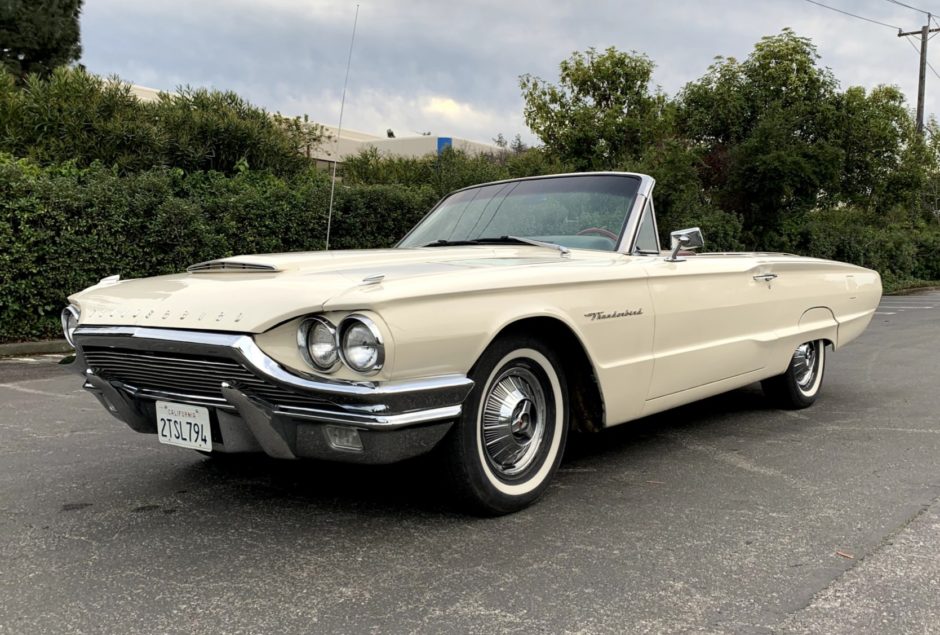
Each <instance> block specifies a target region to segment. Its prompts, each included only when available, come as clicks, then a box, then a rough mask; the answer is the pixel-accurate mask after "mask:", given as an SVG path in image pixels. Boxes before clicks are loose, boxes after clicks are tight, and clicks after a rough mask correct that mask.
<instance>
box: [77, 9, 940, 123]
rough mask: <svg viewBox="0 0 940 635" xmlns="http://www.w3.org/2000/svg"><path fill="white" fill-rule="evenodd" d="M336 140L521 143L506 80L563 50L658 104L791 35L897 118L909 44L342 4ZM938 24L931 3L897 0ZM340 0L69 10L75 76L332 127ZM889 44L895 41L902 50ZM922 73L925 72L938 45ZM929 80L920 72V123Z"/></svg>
mask: <svg viewBox="0 0 940 635" xmlns="http://www.w3.org/2000/svg"><path fill="white" fill-rule="evenodd" d="M820 2H823V3H824V4H827V5H830V6H832V7H836V8H839V9H842V10H845V11H849V12H851V13H856V14H858V15H861V16H864V17H866V18H870V19H873V20H877V21H879V22H883V23H886V24H888V25H892V26H899V27H903V28H904V30H905V31H908V30H914V29H918V28H920V26H921V25H922V24H924V21H925V19H926V16H925V15H924V14H922V13H918V12H917V11H914V10H911V9H909V8H905V7H903V6H900V5H898V4H897V3H895V2H892V1H891V0H820ZM358 3H359V5H360V9H359V22H358V28H357V32H356V42H355V49H354V51H353V57H352V70H351V73H350V79H349V90H348V94H347V99H346V110H345V115H344V127H345V128H350V129H355V130H361V131H364V132H369V133H373V134H384V132H385V130H386V129H387V128H392V129H393V130H394V131H395V132H396V134H397V135H398V136H400V137H401V136H409V135H414V134H418V133H420V132H423V131H431V132H433V133H434V134H437V135H442V136H447V135H450V136H458V137H465V138H469V139H474V140H479V141H489V140H490V139H491V138H492V137H493V136H495V135H496V133H498V132H502V133H503V134H504V135H506V136H507V137H511V136H512V135H514V134H516V133H521V134H522V135H523V138H524V139H526V140H527V141H529V142H532V141H534V140H535V139H534V137H533V135H532V134H531V132H530V131H529V130H528V129H527V128H526V126H525V123H524V122H523V119H522V99H521V97H520V91H519V84H518V77H519V75H522V74H524V73H532V74H534V75H538V76H540V77H543V78H545V79H549V80H555V79H557V69H558V63H559V62H560V61H561V60H562V59H564V58H566V57H568V56H569V55H570V54H571V52H572V51H575V50H584V49H587V48H588V47H592V46H593V47H596V48H605V47H608V46H615V47H617V48H619V49H622V50H636V51H641V52H645V53H647V54H648V55H649V56H650V57H651V58H652V59H653V60H654V61H655V62H656V64H657V68H656V73H655V76H654V81H655V83H657V84H659V85H660V86H661V87H662V88H663V89H664V90H665V91H667V92H668V93H670V94H673V93H675V92H677V91H678V90H679V89H680V88H681V87H682V86H683V85H684V84H685V83H686V82H688V81H691V80H694V79H696V78H698V77H700V76H701V75H702V74H703V73H704V71H705V69H706V68H707V67H708V65H709V63H710V62H711V61H712V59H713V58H714V57H715V56H716V55H724V56H735V57H738V58H743V57H746V56H747V54H748V52H749V51H750V50H751V48H752V47H753V45H754V42H756V41H757V40H758V39H759V38H760V37H761V36H763V35H770V34H774V33H778V32H779V31H780V29H782V28H784V27H787V26H789V27H792V28H793V29H794V30H795V31H796V32H797V33H798V34H800V35H803V36H807V37H810V38H812V39H813V41H814V42H815V43H816V45H817V47H818V49H819V53H820V55H821V56H822V64H823V65H825V66H829V67H830V68H832V70H833V71H834V72H835V74H836V77H838V79H839V80H840V82H841V83H842V85H843V87H845V86H849V85H856V84H858V85H863V86H868V87H871V86H875V85H878V84H896V85H898V86H900V87H901V89H902V90H903V91H904V92H905V94H906V95H907V96H908V100H909V102H910V104H911V106H912V107H913V105H914V104H916V98H917V70H918V53H917V51H916V50H915V49H914V48H913V47H912V46H911V43H914V44H917V41H916V40H915V39H914V38H898V37H897V32H896V31H894V30H892V29H891V28H889V27H886V26H881V25H877V24H872V23H869V22H864V21H862V20H859V19H855V18H852V17H848V16H845V15H842V14H839V13H836V12H834V11H830V10H827V9H824V8H822V7H819V6H816V5H813V4H810V3H809V2H807V1H806V0H708V1H696V0H661V1H660V2H639V1H632V0H621V1H601V0H595V1H584V2H563V1H560V0H558V1H553V2H547V1H542V2H539V1H537V0H502V1H497V0H464V1H458V0H450V1H447V0H437V1H434V0H358ZM905 3H906V4H911V5H913V6H915V7H918V8H921V9H924V10H927V11H936V12H937V13H938V14H940V0H910V1H907V0H905ZM356 4H357V1H356V0H263V1H261V0H198V1H194V0H160V1H159V2H152V1H144V0H85V5H84V10H83V14H82V44H83V47H84V53H83V56H82V62H83V63H84V64H85V65H86V66H87V67H88V69H89V70H91V71H92V72H95V73H98V74H101V75H118V76H120V77H121V78H122V79H125V80H127V81H130V82H133V83H136V84H142V85H145V86H150V87H153V88H158V89H163V90H172V89H174V88H176V87H177V86H180V85H191V86H205V87H212V88H218V89H224V90H233V91H236V92H238V93H240V94H241V95H243V96H244V97H246V98H248V99H249V100H250V101H252V102H253V103H255V104H257V105H259V106H263V107H264V108H266V109H268V110H271V111H279V112H281V113H283V114H285V115H299V114H304V113H306V114H308V115H309V116H310V117H311V119H313V120H314V121H318V122H321V123H327V124H331V125H336V123H337V119H338V118H339V107H340V96H341V93H342V86H343V75H344V72H345V66H346V56H347V52H348V47H349V39H350V34H351V32H352V26H353V16H354V13H355V7H356ZM905 40H911V43H908V42H907V41H905ZM928 51H929V55H928V59H929V60H930V62H931V63H932V65H933V66H934V68H936V69H937V70H938V72H940V40H937V41H936V43H933V42H931V46H930V47H928ZM938 106H940V79H938V78H937V76H936V75H934V74H933V73H932V72H931V71H929V70H928V74H927V108H926V110H927V112H928V114H929V113H934V112H936V111H937V107H938Z"/></svg>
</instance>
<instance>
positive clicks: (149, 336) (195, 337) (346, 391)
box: [73, 326, 473, 463]
mask: <svg viewBox="0 0 940 635" xmlns="http://www.w3.org/2000/svg"><path fill="white" fill-rule="evenodd" d="M75 343H76V358H75V362H74V364H73V368H75V369H76V370H78V371H79V372H81V373H82V375H83V377H84V379H85V383H84V388H86V389H87V390H88V391H89V392H92V393H93V394H94V395H95V396H96V397H97V398H98V400H99V401H100V402H101V403H102V405H104V406H105V407H106V408H107V409H108V411H109V412H110V413H111V414H112V415H114V416H115V417H117V418H118V419H120V420H122V421H124V422H125V423H127V424H128V425H129V426H130V427H131V428H132V429H134V430H137V431H138V432H154V431H155V424H154V420H153V416H152V415H153V413H152V410H153V407H152V406H145V405H144V404H145V403H148V402H154V401H157V400H166V401H176V402H182V403H189V404H194V405H201V406H208V407H211V408H213V409H215V410H216V412H218V413H219V415H218V418H219V420H220V425H221V423H222V422H223V420H224V421H231V420H237V419H241V420H242V421H243V422H244V425H243V426H242V427H243V428H247V429H245V430H244V432H245V434H243V435H242V436H245V435H247V439H240V440H239V444H240V446H239V447H242V446H244V447H247V448H249V449H255V450H258V449H260V450H263V451H264V452H265V453H267V454H269V455H270V456H273V457H277V458H296V457H297V456H317V457H320V458H334V459H336V458H339V459H340V460H350V461H357V462H372V463H376V462H382V463H384V462H390V461H394V460H399V459H401V458H407V457H408V456H413V455H416V454H420V453H422V452H425V451H427V450H429V449H430V448H431V447H433V445H434V444H436V442H437V441H439V440H440V438H441V437H443V435H444V434H445V433H446V432H447V430H448V429H449V428H450V426H451V424H452V422H453V421H454V420H455V419H457V418H458V417H459V416H460V414H461V412H462V405H461V404H462V403H463V401H464V399H466V397H467V395H468V394H469V393H470V390H471V389H472V388H473V381H472V380H471V379H469V378H468V377H466V376H464V375H441V376H437V377H430V378H423V379H417V380H409V381H398V382H373V381H340V380H334V379H322V378H319V377H313V376H301V375H297V374H295V373H293V372H290V371H287V370H286V369H285V368H284V367H282V366H281V365H280V364H279V363H278V362H276V361H275V360H274V359H272V358H271V357H269V356H268V355H267V354H265V353H264V352H263V351H262V350H261V349H260V348H259V347H258V345H257V344H256V343H255V341H254V339H253V338H252V337H251V336H250V335H244V334H229V333H213V332H204V331H186V330H172V329H159V328H146V327H98V326H83V327H79V328H77V329H76V330H75ZM85 346H93V347H105V348H114V349H131V350H136V351H152V352H158V353H161V354H167V355H172V354H173V353H178V354H187V355H190V356H193V355H195V356H199V355H205V356H208V357H224V358H227V359H231V360H233V361H234V362H236V363H238V364H240V365H241V366H242V367H243V368H244V369H246V370H247V371H249V372H250V373H252V374H253V375H256V376H257V377H258V378H259V379H261V380H263V381H264V382H265V383H266V384H268V385H271V386H274V387H280V388H284V389H287V390H289V391H290V392H291V393H293V394H294V395H296V396H300V397H304V396H309V397H310V398H311V404H310V405H309V406H308V405H307V404H304V403H303V402H302V401H301V403H300V404H298V403H296V402H295V403H285V404H279V403H274V401H275V400H274V399H270V398H267V397H262V396H259V395H256V394H253V393H252V388H253V387H254V386H242V385H239V382H238V380H237V379H233V380H232V381H221V382H220V386H219V389H220V394H221V396H219V397H216V396H212V395H205V394H189V393H187V392H186V390H185V389H182V390H164V389H155V388H152V387H151V388H148V387H138V386H134V385H131V384H130V383H127V382H125V381H123V380H119V379H117V378H113V377H109V376H108V375H107V373H103V374H100V375H99V373H97V372H96V370H95V369H93V368H90V367H89V363H88V361H86V359H85V354H84V347H85ZM89 355H91V352H90V351H89ZM148 408H149V410H148ZM329 425H333V426H335V425H339V426H348V427H354V428H356V429H358V430H360V433H361V434H362V435H365V436H367V437H369V438H371V439H373V441H372V442H371V443H372V448H371V450H372V451H371V452H369V450H370V447H366V452H365V453H364V455H362V456H359V457H357V456H354V453H350V452H348V451H342V452H341V451H338V450H336V448H326V446H324V444H323V443H322V440H321V439H320V436H322V434H320V435H317V434H316V433H317V432H321V433H322V432H323V431H322V430H320V429H322V428H323V427H324V426H329ZM229 430H233V428H229ZM225 436H226V437H228V436H229V435H228V434H226V435H225ZM314 437H316V438H314ZM395 439H397V440H395ZM225 445H226V447H222V446H220V447H218V448H216V447H214V448H213V450H219V451H231V449H230V448H229V447H228V446H229V444H228V443H227V442H226V444H225ZM335 455H342V456H335Z"/></svg>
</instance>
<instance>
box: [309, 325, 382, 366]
mask: <svg viewBox="0 0 940 635" xmlns="http://www.w3.org/2000/svg"><path fill="white" fill-rule="evenodd" d="M297 347H298V348H299V349H300V354H301V355H302V356H303V358H304V360H305V361H306V362H307V363H308V364H310V365H311V366H313V367H314V368H315V369H317V370H319V371H321V372H324V373H330V372H333V371H334V370H336V368H337V366H339V364H340V363H343V364H345V365H346V366H347V367H348V368H350V369H351V370H353V371H355V372H357V373H362V374H363V375H371V374H372V373H376V372H378V371H379V370H380V369H381V368H382V364H383V363H384V362H385V345H384V344H383V342H382V333H381V332H380V331H379V329H378V327H376V325H375V322H373V321H372V320H370V319H369V318H367V317H366V316H364V315H360V314H358V313H353V314H352V315H349V316H347V317H345V318H344V319H343V320H342V321H341V322H340V323H339V326H334V325H333V324H332V323H331V322H330V321H329V320H327V319H326V318H323V317H320V316H317V315H313V316H310V317H308V318H306V319H304V320H303V321H302V322H301V323H300V327H299V328H298V329H297Z"/></svg>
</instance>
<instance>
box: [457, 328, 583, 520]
mask: <svg viewBox="0 0 940 635" xmlns="http://www.w3.org/2000/svg"><path fill="white" fill-rule="evenodd" d="M470 377H471V379H473V380H474V382H475V385H474V389H473V392H472V393H471V395H470V397H469V398H468V399H467V400H466V402H464V404H463V414H462V416H461V418H460V419H459V420H458V421H457V422H456V423H455V425H454V427H453V429H452V430H451V432H450V433H449V434H448V437H447V438H446V439H445V441H444V442H443V444H442V448H441V451H442V452H443V457H442V458H443V460H444V461H445V463H446V465H447V468H448V469H447V471H448V473H449V475H450V477H451V481H452V485H453V487H454V489H455V491H456V492H457V493H458V494H459V495H460V497H461V498H462V500H463V502H464V503H466V505H467V506H468V507H470V508H471V509H472V510H474V511H476V512H479V513H483V514H488V515H497V514H506V513H510V512H514V511H518V510H520V509H522V508H524V507H526V506H528V505H530V504H531V503H533V502H534V501H535V500H536V499H538V498H539V496H541V494H542V493H543V492H544V491H545V489H546V487H547V486H548V483H549V481H550V480H551V477H552V475H553V474H554V473H555V471H556V470H557V469H558V464H559V463H560V462H561V457H562V455H563V453H564V449H565V442H566V440H567V435H568V392H567V386H566V384H565V377H564V371H563V369H562V367H561V364H560V360H559V358H558V356H557V354H555V352H554V351H552V350H551V349H549V348H548V347H547V346H546V345H545V344H543V343H542V342H541V341H539V340H536V339H533V338H530V337H525V336H509V337H504V338H500V339H499V340H497V341H495V342H494V343H493V344H491V345H490V347H489V348H487V350H486V351H485V352H484V353H483V355H482V356H481V357H480V359H479V360H478V362H477V364H476V365H475V366H474V368H473V370H472V371H471V372H470Z"/></svg>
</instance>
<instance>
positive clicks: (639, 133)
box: [519, 47, 667, 170]
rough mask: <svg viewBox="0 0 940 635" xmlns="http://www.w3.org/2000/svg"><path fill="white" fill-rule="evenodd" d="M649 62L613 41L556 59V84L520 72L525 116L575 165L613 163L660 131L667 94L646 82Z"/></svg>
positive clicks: (603, 166) (630, 154) (633, 155)
mask: <svg viewBox="0 0 940 635" xmlns="http://www.w3.org/2000/svg"><path fill="white" fill-rule="evenodd" d="M653 68H654V64H653V62H652V60H650V58H649V57H647V56H646V55H643V54H640V53H636V52H632V53H625V52H622V51H618V50H617V49H615V48H613V47H611V48H608V49H606V50H605V51H603V52H601V53H598V52H597V51H596V50H595V49H593V48H591V49H588V50H587V51H586V52H584V53H581V52H575V53H573V54H572V55H571V57H570V58H568V59H567V60H564V61H563V62H561V64H560V71H561V73H560V76H559V82H558V84H550V83H548V82H546V81H544V80H542V79H540V78H538V77H534V76H532V75H523V76H522V77H520V79H519V83H520V87H521V88H522V96H523V99H524V100H525V108H524V111H523V112H524V116H525V122H526V124H527V125H528V126H529V128H531V129H532V131H533V132H535V134H536V135H538V137H539V139H541V140H542V143H544V144H545V148H546V150H547V151H548V152H550V153H551V154H553V155H554V156H555V157H556V158H558V159H559V160H561V161H564V162H568V163H570V164H572V165H573V166H574V167H575V168H576V169H579V170H591V169H612V168H615V167H617V166H619V165H621V164H622V163H623V162H624V161H625V160H629V159H636V158H637V157H639V156H640V155H641V154H642V153H643V151H644V150H645V149H646V148H647V147H648V146H649V145H651V144H652V143H654V142H655V140H656V139H657V138H659V137H660V136H661V134H662V125H661V123H662V113H663V110H664V108H665V107H666V104H667V99H666V97H665V95H664V94H663V93H662V92H661V91H660V90H659V89H658V88H657V89H656V90H655V91H654V90H651V88H650V83H651V80H652V74H653Z"/></svg>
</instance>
